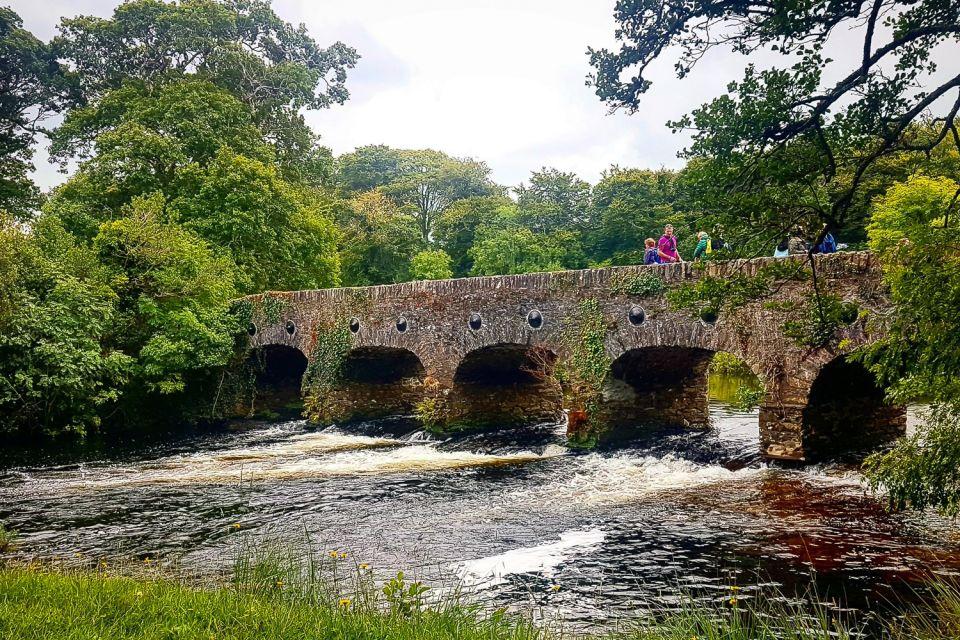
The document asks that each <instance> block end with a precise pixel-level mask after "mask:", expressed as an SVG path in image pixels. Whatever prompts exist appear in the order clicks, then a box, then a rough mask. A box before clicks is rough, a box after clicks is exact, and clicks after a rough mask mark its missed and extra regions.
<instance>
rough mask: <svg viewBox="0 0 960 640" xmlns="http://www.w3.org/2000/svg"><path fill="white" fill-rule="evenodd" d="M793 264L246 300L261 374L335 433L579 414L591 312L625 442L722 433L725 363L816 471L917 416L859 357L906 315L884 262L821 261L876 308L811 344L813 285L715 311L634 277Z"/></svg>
mask: <svg viewBox="0 0 960 640" xmlns="http://www.w3.org/2000/svg"><path fill="white" fill-rule="evenodd" d="M786 260H796V259H781V260H779V261H777V260H776V259H773V258H758V259H753V260H732V261H726V262H711V263H708V264H706V265H705V266H704V265H695V264H691V263H683V264H670V265H651V266H627V267H611V268H604V269H587V270H580V271H562V272H554V273H533V274H524V275H511V276H493V277H480V278H462V279H453V280H439V281H420V282H406V283H401V284H395V285H382V286H374V287H358V288H340V289H324V290H315V291H295V292H269V293H265V294H260V295H256V296H250V297H249V298H247V300H248V301H249V302H250V303H251V309H252V314H251V318H252V320H251V323H250V327H249V334H250V336H249V346H250V348H251V349H255V350H258V352H259V353H260V354H261V355H262V361H263V362H264V363H265V369H264V373H262V374H261V378H263V379H266V380H268V382H269V381H272V382H273V383H278V384H279V382H282V381H283V380H287V381H291V382H293V383H294V384H295V386H296V388H297V390H299V389H300V387H301V384H302V388H303V393H304V395H305V396H306V401H307V409H308V414H309V415H310V417H311V418H312V419H314V420H316V421H319V422H340V421H349V420H357V419H364V418H372V417H380V416H387V415H411V414H416V415H418V416H420V417H421V418H422V419H424V420H428V421H429V422H431V423H432V424H433V425H434V426H439V427H441V429H444V430H453V429H456V428H458V427H470V428H478V427H483V426H491V425H495V426H506V425H510V426H515V425H519V424H523V423H536V422H542V421H546V420H559V419H562V417H563V412H564V410H567V411H568V412H569V410H570V409H576V408H577V407H573V406H572V405H571V401H570V398H569V394H565V393H564V389H563V388H561V385H560V384H559V383H558V382H557V379H556V376H554V375H552V372H551V367H552V366H553V364H554V363H555V361H556V359H557V357H558V356H559V355H561V354H562V353H563V352H564V350H565V349H566V350H569V348H570V336H571V335H577V334H576V332H577V331H578V329H579V328H580V327H579V324H580V323H582V322H584V320H583V304H584V302H585V301H590V305H591V307H590V308H591V309H592V310H593V312H594V314H597V313H599V314H600V315H601V316H602V323H601V324H600V325H599V330H600V332H601V333H602V344H603V346H602V350H603V351H604V353H603V355H602V356H601V357H600V358H599V359H600V360H602V362H601V363H600V365H599V366H601V367H606V368H607V369H606V375H605V376H604V381H603V383H602V384H603V390H602V394H601V395H600V396H599V398H598V399H597V400H596V401H595V402H594V403H593V404H592V405H591V411H594V412H596V413H600V414H602V416H603V422H604V424H606V425H607V426H609V427H610V432H611V433H612V432H614V431H615V430H616V429H623V428H631V427H635V426H636V425H641V424H643V425H646V424H651V423H671V424H683V425H690V426H701V425H706V424H707V423H708V422H709V414H708V407H707V367H708V364H709V360H710V358H711V357H712V355H713V354H715V353H716V352H720V351H724V352H729V353H731V354H733V355H735V356H737V357H738V358H740V359H742V360H743V361H744V362H745V363H746V364H747V365H748V366H749V367H750V369H752V370H753V372H754V373H756V374H757V376H758V377H759V378H760V380H761V382H762V383H763V386H764V393H763V396H762V400H761V402H760V440H761V453H762V454H763V455H764V456H765V457H768V458H774V459H785V460H799V461H809V460H814V459H817V458H819V457H822V456H825V455H830V454H833V453H834V452H836V451H839V450H841V449H844V448H861V447H863V446H864V445H873V444H876V443H879V442H882V441H885V440H889V439H890V438H892V437H895V436H896V435H899V434H902V433H903V432H904V429H905V424H906V417H905V411H904V410H903V408H902V407H895V406H889V405H887V404H885V403H884V402H883V393H882V390H880V389H878V388H876V386H875V383H874V380H873V378H872V377H871V376H870V375H869V374H868V373H867V372H866V371H864V370H863V369H862V367H861V366H860V365H858V364H856V363H851V362H848V361H847V359H846V358H845V356H844V354H845V353H848V352H849V351H850V350H852V349H854V348H856V347H858V346H860V345H864V344H867V343H869V342H871V341H873V340H875V339H877V337H878V335H877V334H876V333H874V334H871V331H874V332H876V331H877V329H875V328H872V327H873V326H874V325H877V324H882V323H870V326H868V324H867V322H866V320H865V318H866V317H867V316H869V315H873V316H874V317H877V316H879V317H883V316H884V315H886V314H889V313H890V305H889V301H888V300H887V298H886V296H885V293H884V290H883V287H882V285H881V282H880V272H879V266H878V264H877V262H876V260H875V258H874V257H873V256H872V255H871V254H869V253H838V254H831V255H825V256H817V257H816V261H817V262H816V266H817V273H818V277H819V282H820V284H821V286H822V287H823V289H822V290H823V291H828V292H830V293H832V294H834V295H837V296H839V297H840V298H841V299H843V300H845V301H850V302H853V303H855V304H856V305H857V306H858V307H859V308H860V309H861V310H866V311H867V312H868V313H860V314H859V315H858V316H857V318H856V319H855V320H853V319H851V321H850V322H849V324H846V325H843V326H841V327H839V329H838V330H837V335H836V336H835V339H834V340H833V341H832V344H833V345H836V346H834V347H821V348H810V347H802V346H799V345H798V344H797V342H796V341H795V340H793V339H791V338H789V337H787V336H786V335H785V333H784V329H783V325H784V321H785V320H787V319H788V318H789V317H790V313H791V312H790V311H789V309H790V308H791V305H792V306H793V307H794V308H796V307H798V306H802V304H803V303H804V302H808V301H809V297H810V292H811V289H810V282H809V281H798V280H792V279H786V280H782V281H778V282H776V284H775V286H774V287H773V293H772V294H770V295H769V296H767V297H764V298H762V299H757V300H753V301H748V302H746V303H744V304H742V305H740V306H739V307H737V308H735V309H733V310H732V311H729V312H721V313H719V314H717V315H716V316H711V315H707V316H703V315H702V314H701V316H700V317H698V316H697V315H695V314H691V312H690V311H689V310H680V309H676V308H673V307H672V306H671V304H670V303H669V302H668V301H667V299H666V297H665V295H664V291H659V292H656V291H654V292H649V288H647V291H648V293H647V295H644V294H643V292H640V293H631V291H636V290H637V288H636V287H631V286H630V283H631V282H636V281H637V280H638V279H641V280H642V279H645V280H646V281H648V282H649V280H650V276H655V277H657V278H659V279H660V280H661V281H662V283H663V289H665V290H669V289H670V288H675V287H677V286H680V285H682V284H683V283H691V282H695V281H697V280H698V279H700V278H703V277H704V276H713V277H720V278H729V277H735V276H743V277H746V278H751V277H754V276H756V275H757V274H758V273H759V272H760V270H761V269H763V268H764V267H768V266H770V265H773V264H774V263H775V262H779V264H780V266H781V267H782V266H783V265H784V264H785V263H786V262H785V261H786ZM798 266H799V265H798ZM794 313H796V311H795V312H794ZM571 331H572V332H573V333H571ZM304 371H306V372H307V375H306V376H305V377H304ZM301 380H303V381H302V383H301ZM565 398H566V399H565ZM565 404H566V406H565ZM578 413H582V412H579V411H578ZM570 424H571V425H573V420H571V421H570Z"/></svg>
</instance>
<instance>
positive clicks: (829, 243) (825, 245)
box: [815, 231, 837, 253]
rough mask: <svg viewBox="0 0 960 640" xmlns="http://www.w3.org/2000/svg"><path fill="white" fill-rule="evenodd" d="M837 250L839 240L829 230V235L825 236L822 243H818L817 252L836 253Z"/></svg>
mask: <svg viewBox="0 0 960 640" xmlns="http://www.w3.org/2000/svg"><path fill="white" fill-rule="evenodd" d="M836 252H837V241H836V239H835V238H834V237H833V234H832V233H830V232H829V231H828V232H827V235H825V236H823V240H821V241H820V244H818V245H817V249H816V252H815V253H836Z"/></svg>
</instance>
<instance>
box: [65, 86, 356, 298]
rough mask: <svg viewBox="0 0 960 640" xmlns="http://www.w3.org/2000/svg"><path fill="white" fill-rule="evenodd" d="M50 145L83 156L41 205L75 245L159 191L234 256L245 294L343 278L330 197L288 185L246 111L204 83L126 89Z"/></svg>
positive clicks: (167, 205)
mask: <svg viewBox="0 0 960 640" xmlns="http://www.w3.org/2000/svg"><path fill="white" fill-rule="evenodd" d="M53 149H54V152H55V153H57V154H62V155H64V156H74V155H86V156H87V159H86V160H84V161H83V162H81V163H80V166H79V167H78V169H77V172H76V173H75V174H74V176H73V177H71V179H70V180H68V181H67V182H66V183H65V184H64V185H62V186H61V187H59V188H58V189H57V190H56V191H55V193H54V195H53V197H52V198H51V200H50V202H48V204H47V206H46V210H47V211H48V212H50V213H56V214H57V215H58V216H59V217H60V218H61V219H62V220H63V221H64V224H66V226H67V228H68V229H69V230H70V231H71V232H73V233H75V234H76V235H77V236H78V237H82V238H87V239H89V238H92V237H93V236H94V235H96V233H98V231H99V228H100V225H101V224H102V223H103V222H107V221H112V220H117V219H120V218H122V217H123V216H124V215H126V212H127V211H129V210H130V209H129V207H130V204H131V203H132V202H133V200H134V199H135V198H138V197H147V196H152V195H153V194H155V193H160V194H162V195H163V201H164V206H163V215H164V216H166V220H167V221H170V222H179V223H182V224H183V225H185V226H186V227H188V228H190V229H192V230H193V231H195V232H197V233H198V234H199V235H200V236H201V237H202V238H203V239H204V240H206V241H207V242H209V243H210V244H212V245H213V246H216V247H220V248H222V249H223V250H224V251H226V252H228V253H229V255H230V256H231V257H232V258H233V259H234V261H235V262H236V264H237V265H238V266H239V267H240V271H239V273H240V274H241V280H240V289H241V291H242V292H244V293H253V292H257V291H263V290H266V289H298V288H314V287H323V286H332V285H334V284H336V283H337V282H338V281H339V264H338V259H337V253H336V238H335V228H334V226H333V222H332V219H331V216H330V212H329V210H330V209H331V208H332V204H333V198H332V196H329V195H328V194H326V193H325V192H324V191H323V190H322V189H317V188H312V187H310V186H309V185H303V184H297V183H291V182H290V181H288V180H286V179H285V178H284V177H283V171H282V169H281V168H280V167H279V166H278V165H277V163H276V162H275V160H274V159H275V152H274V149H273V147H272V145H270V144H269V143H268V142H267V141H266V140H265V139H264V137H263V135H262V133H261V132H260V130H259V129H258V128H257V126H256V124H255V121H254V118H253V116H252V115H251V114H250V112H249V109H248V108H247V107H246V106H245V105H244V104H243V103H242V102H241V101H240V100H239V99H237V98H236V97H235V96H233V95H232V94H231V93H230V92H229V91H227V90H225V89H222V88H219V87H217V86H215V85H214V84H212V83H210V82H208V81H206V80H199V79H196V78H187V79H184V80H181V81H179V82H168V83H165V84H162V85H160V86H158V87H156V88H154V89H149V90H148V89H146V88H143V87H140V86H135V85H132V84H129V85H124V86H123V87H121V88H120V89H117V90H114V91H111V92H109V93H107V94H106V95H105V96H104V97H103V98H102V99H101V100H99V101H98V102H97V103H96V104H95V105H91V106H88V107H85V108H80V109H76V110H74V111H73V112H72V113H70V114H69V115H68V116H67V118H66V120H65V122H64V124H63V126H61V128H60V129H59V130H58V131H57V132H56V134H55V136H54V145H53Z"/></svg>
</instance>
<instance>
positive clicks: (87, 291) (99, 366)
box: [0, 218, 132, 435]
mask: <svg viewBox="0 0 960 640" xmlns="http://www.w3.org/2000/svg"><path fill="white" fill-rule="evenodd" d="M107 280H108V278H107V277H106V274H105V273H104V272H103V270H102V269H101V268H99V266H98V265H97V264H96V262H95V259H94V256H93V254H92V252H91V251H90V250H89V249H88V248H84V247H81V246H78V245H77V244H76V242H75V240H74V239H73V238H72V237H71V236H70V235H69V234H68V233H67V232H66V231H65V230H64V229H63V227H62V226H60V225H59V223H58V221H57V220H56V219H54V218H47V219H41V220H39V221H37V222H36V223H35V224H34V226H33V229H32V230H31V231H29V232H28V231H24V230H23V229H22V228H19V227H17V226H16V225H15V224H13V222H12V221H11V219H10V218H3V219H2V223H0V433H7V434H21V435H23V434H30V435H36V434H46V435H60V434H80V435H82V434H84V433H86V432H87V431H88V430H91V429H95V428H97V427H98V426H99V425H100V422H101V413H102V410H103V409H104V408H105V407H108V406H110V405H112V404H113V403H114V402H115V401H116V400H117V398H118V397H119V391H118V390H119V389H120V387H122V385H123V384H125V382H126V380H127V376H128V375H129V369H130V365H131V364H132V361H131V358H130V357H129V356H127V355H126V354H124V353H122V352H121V351H119V350H117V349H113V348H109V347H108V348H105V347H104V346H103V341H104V339H105V338H106V336H108V335H109V334H110V333H111V332H112V331H113V330H114V321H115V319H116V315H117V313H116V305H117V302H118V300H117V296H116V294H115V293H114V292H113V291H112V290H111V289H110V287H109V286H108V283H107Z"/></svg>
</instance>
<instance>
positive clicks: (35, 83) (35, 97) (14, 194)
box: [0, 7, 72, 220]
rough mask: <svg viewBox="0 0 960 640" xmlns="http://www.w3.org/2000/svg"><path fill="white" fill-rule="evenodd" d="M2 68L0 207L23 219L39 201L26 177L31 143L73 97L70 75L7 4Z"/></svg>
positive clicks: (1, 30) (0, 40)
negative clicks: (44, 125)
mask: <svg viewBox="0 0 960 640" xmlns="http://www.w3.org/2000/svg"><path fill="white" fill-rule="evenodd" d="M0 69H3V73H2V74H0V96H2V99H0V210H2V211H7V212H9V213H11V214H13V215H15V216H16V217H17V218H19V219H21V220H24V219H26V218H29V217H30V216H31V215H32V214H33V212H34V211H35V210H36V208H37V206H38V205H39V204H40V192H39V190H38V189H37V187H36V185H34V184H33V182H32V180H31V179H30V177H29V173H30V171H32V170H33V164H32V163H31V159H32V158H33V145H34V144H35V143H36V141H37V135H38V134H45V133H47V131H46V129H45V128H44V127H43V125H42V123H43V121H44V119H45V118H47V117H48V116H50V115H51V114H53V113H55V112H56V111H58V110H59V109H61V108H62V107H63V106H64V105H65V104H67V103H68V102H69V100H70V99H71V98H72V91H71V82H70V79H71V77H72V76H68V74H67V73H66V72H65V70H64V68H63V67H62V66H61V65H60V63H59V62H58V61H57V57H56V55H55V54H54V53H53V52H52V51H51V50H50V47H48V46H47V45H45V44H44V43H42V42H40V41H39V40H38V39H37V38H35V37H34V36H33V35H32V34H30V33H29V32H28V31H26V30H24V29H23V21H22V20H21V19H20V16H19V15H17V14H16V13H15V12H14V11H13V10H11V9H9V8H7V7H0Z"/></svg>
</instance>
